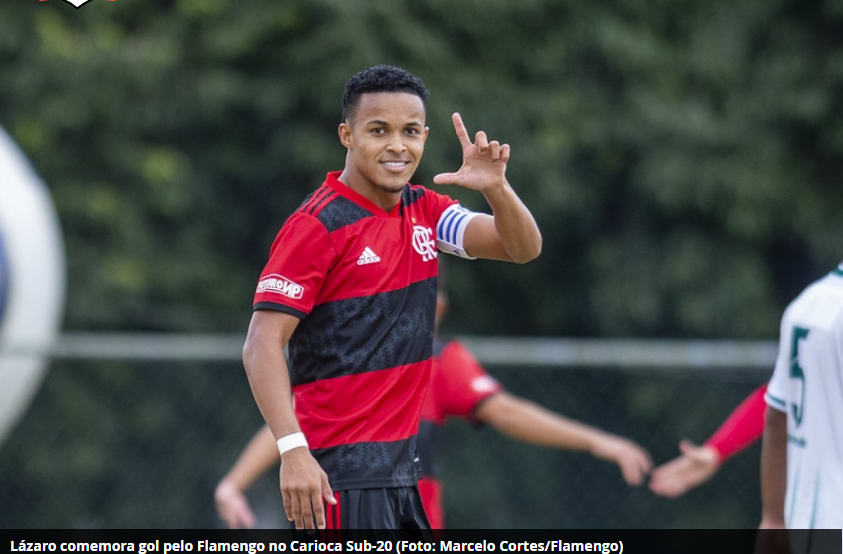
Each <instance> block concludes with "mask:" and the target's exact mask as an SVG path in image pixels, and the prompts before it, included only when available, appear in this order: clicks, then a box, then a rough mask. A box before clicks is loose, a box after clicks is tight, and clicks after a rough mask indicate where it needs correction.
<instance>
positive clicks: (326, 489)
mask: <svg viewBox="0 0 843 554" xmlns="http://www.w3.org/2000/svg"><path fill="white" fill-rule="evenodd" d="M322 498H324V499H325V502H327V503H328V504H336V503H337V499H336V498H334V491H333V490H331V485H330V483H328V476H327V475H325V474H324V473H323V474H322Z"/></svg>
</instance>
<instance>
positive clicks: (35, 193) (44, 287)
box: [0, 128, 65, 443]
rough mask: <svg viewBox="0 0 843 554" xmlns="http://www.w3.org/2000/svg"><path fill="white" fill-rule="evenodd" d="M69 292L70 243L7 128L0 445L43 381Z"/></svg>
mask: <svg viewBox="0 0 843 554" xmlns="http://www.w3.org/2000/svg"><path fill="white" fill-rule="evenodd" d="M64 294H65V260H64V246H63V243H62V235H61V228H60V226H59V221H58V217H57V216H56V212H55V209H54V207H53V204H52V201H51V199H50V193H49V191H48V190H47V187H46V186H45V185H44V183H43V182H42V181H41V179H40V178H39V177H38V176H37V175H36V174H35V171H34V170H33V169H32V167H31V166H30V165H29V163H28V162H27V160H26V158H25V157H24V155H23V153H22V152H21V151H20V150H19V149H18V148H17V146H16V145H15V144H14V142H12V139H11V138H10V137H9V136H8V135H7V134H6V133H5V132H4V131H3V129H2V128H0V443H2V442H3V440H4V439H5V437H6V435H7V434H8V432H9V431H10V430H11V428H12V426H13V425H14V423H15V422H16V421H17V420H18V418H19V417H20V416H21V415H22V414H23V412H24V411H25V410H26V407H27V406H28V405H29V403H30V401H31V400H32V397H33V396H34V395H35V392H36V391H37V390H38V386H39V385H40V384H41V380H42V379H43V376H44V372H45V370H46V366H47V359H46V357H45V355H44V354H43V353H44V352H49V351H50V349H51V347H52V345H53V341H54V340H55V338H56V333H57V331H58V327H59V324H60V319H61V315H62V311H63V310H62V306H63V304H64ZM21 346H25V347H26V348H25V349H24V350H21V349H20V347H21ZM16 349H17V352H16V351H15V350H16Z"/></svg>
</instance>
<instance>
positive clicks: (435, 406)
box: [214, 288, 652, 529]
mask: <svg viewBox="0 0 843 554" xmlns="http://www.w3.org/2000/svg"><path fill="white" fill-rule="evenodd" d="M446 310H447V296H446V295H445V293H444V291H442V290H441V288H440V291H439V293H438V294H437V300H436V322H437V323H438V322H439V321H440V320H441V318H442V317H443V316H444V315H445V312H446ZM434 351H435V352H436V355H435V356H434V361H433V376H432V386H431V388H430V389H429V392H428V394H427V397H426V399H425V401H424V405H423V407H422V411H421V420H420V423H419V435H418V437H419V438H418V445H419V457H420V461H421V468H422V478H421V480H420V481H419V483H418V486H419V491H420V494H421V498H422V503H423V505H424V509H425V513H426V514H427V517H428V519H429V521H430V525H431V527H432V528H433V529H442V528H444V526H445V517H444V511H443V508H442V485H441V482H440V481H439V478H438V470H437V463H436V454H437V451H436V444H437V440H436V435H437V434H438V432H439V427H440V426H441V425H442V423H444V421H445V419H446V418H447V417H449V416H456V417H460V418H463V419H465V420H468V421H471V422H475V423H481V424H488V425H490V426H492V427H494V428H495V429H496V430H497V431H499V432H501V433H503V434H505V435H508V436H510V437H512V438H514V439H516V440H520V441H523V442H528V443H531V444H536V445H539V446H547V447H551V448H559V449H569V450H582V451H586V452H589V453H591V454H592V455H593V456H595V457H596V458H599V459H602V460H606V461H609V462H613V463H615V464H617V465H618V467H619V468H620V470H621V474H622V476H623V478H624V480H625V481H626V482H627V483H628V484H630V485H639V484H640V483H641V482H642V481H643V479H644V476H645V475H646V474H647V472H648V471H649V469H650V467H651V466H652V462H651V460H650V456H649V455H648V454H647V452H646V451H644V449H642V448H641V447H640V446H638V445H636V444H635V443H633V442H632V441H630V440H627V439H624V438H621V437H618V436H616V435H613V434H610V433H606V432H603V431H600V430H598V429H595V428H593V427H590V426H588V425H584V424H582V423H578V422H576V421H572V420H570V419H567V418H565V417H562V416H560V415H558V414H556V413H554V412H552V411H550V410H547V409H545V408H543V407H541V406H539V405H537V404H535V403H533V402H530V401H529V400H526V399H524V398H520V397H518V396H515V395H512V394H510V393H508V392H506V391H504V390H503V389H502V388H501V387H500V385H499V384H498V383H497V382H496V381H495V380H494V378H492V377H491V376H490V375H488V374H487V373H486V372H485V371H484V370H483V368H482V367H481V366H480V364H479V363H478V362H477V360H476V359H475V358H474V356H472V354H471V352H469V351H468V349H467V348H466V347H465V346H464V345H463V344H462V343H460V342H458V341H451V342H449V343H447V344H444V343H441V342H439V341H438V340H437V342H436V345H435V346H434ZM277 463H278V451H277V450H276V448H275V440H274V438H273V435H272V433H271V432H270V431H269V429H268V428H267V427H266V426H264V427H263V428H262V429H261V430H259V431H258V432H257V434H255V436H254V437H253V438H252V440H251V441H250V442H249V444H248V445H247V446H246V448H245V449H244V450H243V452H242V453H241V454H240V456H239V457H238V459H237V461H236V462H235V464H234V465H233V466H232V468H231V469H230V470H229V471H228V473H227V474H226V475H225V477H223V479H222V480H221V481H220V482H219V484H218V485H217V487H216V490H215V492H214V500H215V502H216V507H217V513H218V514H219V516H220V518H221V519H222V520H223V521H224V522H225V523H226V525H228V526H229V527H231V528H241V527H252V526H254V524H255V517H254V515H253V513H252V511H251V509H250V507H249V503H248V501H247V499H246V497H245V495H244V491H245V490H246V489H248V487H249V486H250V485H251V484H252V483H253V482H254V481H255V480H256V479H257V478H258V477H259V476H260V475H261V474H263V472H264V471H266V470H267V469H269V468H270V467H271V466H273V465H275V464H277ZM335 515H336V514H335V513H334V511H333V510H332V508H331V507H329V509H328V523H329V524H331V523H332V517H334V516H335Z"/></svg>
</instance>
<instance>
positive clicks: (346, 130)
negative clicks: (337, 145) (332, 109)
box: [337, 121, 352, 148]
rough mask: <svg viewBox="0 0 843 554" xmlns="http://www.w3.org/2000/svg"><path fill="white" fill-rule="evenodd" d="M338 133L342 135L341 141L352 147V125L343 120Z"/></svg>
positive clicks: (347, 146)
mask: <svg viewBox="0 0 843 554" xmlns="http://www.w3.org/2000/svg"><path fill="white" fill-rule="evenodd" d="M337 135H339V137H340V142H341V143H342V145H343V146H345V147H346V148H351V147H352V140H351V127H349V125H348V123H347V122H345V121H343V122H342V123H340V124H339V127H337Z"/></svg>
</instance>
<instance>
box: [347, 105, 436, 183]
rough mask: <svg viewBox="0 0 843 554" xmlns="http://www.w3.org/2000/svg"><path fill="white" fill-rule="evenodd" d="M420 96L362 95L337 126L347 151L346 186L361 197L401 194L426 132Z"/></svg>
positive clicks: (416, 164)
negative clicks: (361, 195) (347, 117)
mask: <svg viewBox="0 0 843 554" xmlns="http://www.w3.org/2000/svg"><path fill="white" fill-rule="evenodd" d="M424 123H425V111H424V104H423V103H422V100H421V98H419V97H418V96H416V95H415V94H410V93H407V92H368V93H365V94H362V95H361V96H360V99H359V101H358V105H357V109H356V110H355V111H354V112H353V113H352V115H351V117H350V121H348V120H347V121H344V122H343V123H341V124H340V126H339V130H338V131H339V136H340V142H342V144H343V146H345V147H346V148H347V149H348V156H347V158H346V173H347V177H348V179H349V182H348V184H349V185H350V186H352V188H358V187H359V188H362V190H358V192H361V193H362V194H364V195H365V196H372V195H374V196H375V197H381V196H390V195H394V194H395V193H399V192H401V190H402V189H403V187H404V185H405V184H406V183H407V182H409V180H410V178H411V177H412V176H413V173H415V171H416V167H418V165H419V161H420V160H421V157H422V153H423V152H424V143H425V141H426V140H427V134H428V131H429V130H428V128H427V127H425V126H424Z"/></svg>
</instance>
